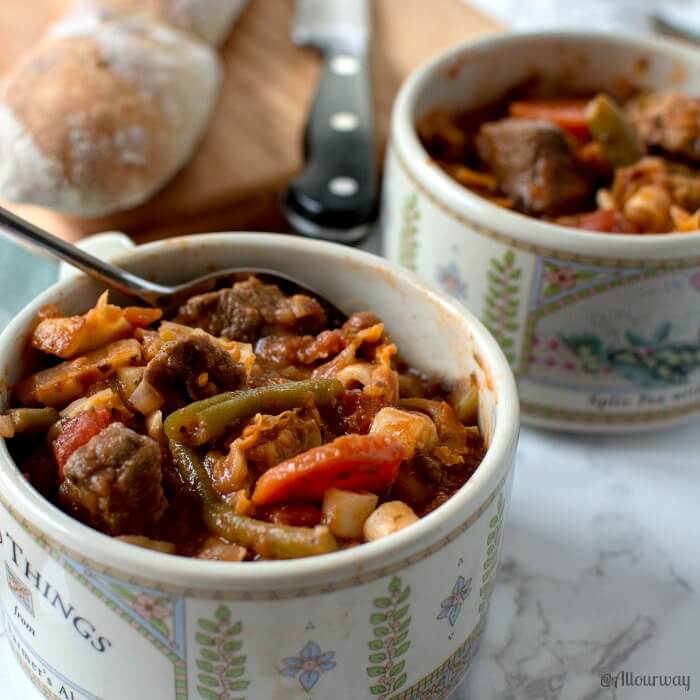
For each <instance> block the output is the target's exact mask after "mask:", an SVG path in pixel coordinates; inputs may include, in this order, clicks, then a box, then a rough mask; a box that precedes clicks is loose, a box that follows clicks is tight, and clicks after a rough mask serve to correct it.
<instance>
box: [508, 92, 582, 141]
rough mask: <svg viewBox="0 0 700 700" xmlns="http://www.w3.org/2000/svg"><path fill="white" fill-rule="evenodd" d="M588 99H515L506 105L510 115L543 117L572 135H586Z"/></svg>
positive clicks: (528, 117)
mask: <svg viewBox="0 0 700 700" xmlns="http://www.w3.org/2000/svg"><path fill="white" fill-rule="evenodd" d="M588 102H589V100H587V99H584V98H578V97H567V98H552V99H548V98H543V99H532V100H516V101H515V102H511V103H510V104H509V105H508V112H509V113H510V116H511V117H521V118H523V119H544V120H545V121H548V122H552V123H553V124H556V125H557V126H559V127H561V128H562V129H564V130H565V131H568V132H569V133H570V134H573V135H574V136H580V137H586V136H588V124H587V122H586V105H587V104H588Z"/></svg>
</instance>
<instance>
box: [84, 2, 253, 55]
mask: <svg viewBox="0 0 700 700" xmlns="http://www.w3.org/2000/svg"><path fill="white" fill-rule="evenodd" d="M244 4H245V0H79V1H78V3H77V4H76V7H75V10H74V12H76V13H78V14H80V13H81V12H83V11H84V10H85V9H90V8H98V9H100V10H102V11H103V12H104V13H108V16H113V15H114V14H117V15H127V14H128V15H135V16H139V17H142V18H148V19H151V20H156V21H159V22H162V23H164V24H168V25H170V26H172V27H177V28H178V29H181V30H183V31H185V32H190V33H192V34H194V35H195V36H196V37H198V38H199V39H202V40H203V41H206V42H207V43H209V44H214V45H218V44H220V43H221V42H222V41H223V40H224V39H225V38H226V37H227V36H228V33H229V31H230V29H231V25H232V24H233V21H234V20H235V19H236V17H237V16H238V15H239V14H240V12H241V10H242V9H243V6H244Z"/></svg>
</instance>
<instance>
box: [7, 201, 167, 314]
mask: <svg viewBox="0 0 700 700" xmlns="http://www.w3.org/2000/svg"><path fill="white" fill-rule="evenodd" d="M0 228H2V229H3V230H4V231H5V232H6V233H8V234H9V235H10V236H12V237H13V238H16V239H18V240H20V241H24V242H25V243H29V244H31V245H32V246H35V247H37V248H40V249H41V250H43V251H46V252H48V253H49V254H50V255H51V256H53V257H54V258H58V259H59V260H63V261H64V262H67V263H68V264H69V265H73V267H77V268H78V269H79V270H82V271H83V272H85V273H86V274H88V275H90V277H92V278H93V279H96V280H98V281H99V282H102V283H103V284H106V285H107V286H108V287H111V288H112V289H116V290H117V291H119V292H122V293H123V294H126V295H127V296H130V297H135V298H137V299H140V300H141V301H145V302H146V303H148V304H151V305H155V304H157V300H158V297H159V296H160V295H162V294H167V293H168V292H170V291H171V290H170V288H168V287H163V286H161V285H159V284H154V283H153V282H149V281H148V280H145V279H142V278H141V277H138V276H137V275H133V274H132V273H130V272H127V271H126V270H122V269H120V268H118V267H115V266H114V265H110V264H109V263H108V262H104V261H103V260H100V259H99V258H96V257H94V256H93V255H90V254H89V253H86V252H85V251H84V250H81V249H80V248H78V246H75V245H73V244H72V243H68V242H67V241H64V240H62V239H60V238H58V237H57V236H54V235H53V234H51V233H49V232H48V231H44V229H42V228H39V227H38V226H35V225H34V224H32V223H30V222H29V221H27V220H26V219H22V218H21V217H19V216H16V215H15V214H13V213H12V212H9V211H8V210H7V209H5V208H4V207H0Z"/></svg>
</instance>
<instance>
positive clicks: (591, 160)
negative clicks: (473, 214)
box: [417, 80, 700, 234]
mask: <svg viewBox="0 0 700 700" xmlns="http://www.w3.org/2000/svg"><path fill="white" fill-rule="evenodd" d="M417 131H418V135H419V137H420V139H421V141H422V143H423V145H424V147H425V148H426V150H427V151H428V153H429V154H430V155H431V157H432V158H433V159H434V160H435V162H436V163H437V164H438V165H439V166H440V167H441V168H442V169H443V170H444V171H445V172H446V173H447V174H448V175H450V177H452V178H453V179H454V180H456V181H457V182H458V183H460V184H462V185H464V186H465V187H467V188H469V189H470V190H472V191H473V192H475V193H477V194H479V195H481V196H483V197H485V198H487V199H489V200H491V201H492V202H494V203H495V204H498V205H500V206H502V207H506V208H509V209H512V210H514V211H518V212H521V213H524V214H528V215H530V216H533V217H537V218H541V219H544V220H547V221H550V222H553V223H557V224H561V225H564V226H571V227H574V228H579V229H586V230H591V231H600V232H608V233H624V234H649V233H669V232H689V231H696V230H699V229H700V99H698V98H695V97H690V96H687V95H683V94H676V93H668V94H640V93H639V92H638V91H637V90H635V89H634V88H633V87H632V86H630V85H623V84H621V85H620V87H619V89H618V90H617V91H616V93H615V94H608V93H605V92H601V93H599V94H590V95H580V94H574V95H571V94H567V93H566V91H565V90H564V89H562V88H561V86H559V85H556V84H553V83H552V82H549V81H545V80H534V81H528V82H527V83H525V84H523V85H520V86H518V87H516V88H515V89H514V90H512V91H511V92H509V93H508V94H507V95H506V96H504V97H503V98H502V99H501V100H499V101H498V102H496V103H493V104H490V105H486V106H485V107H481V108H479V109H476V110H471V111H466V112H459V113H448V112H445V111H433V112H431V113H429V114H427V115H426V116H424V117H423V118H422V119H420V120H419V121H418V124H417Z"/></svg>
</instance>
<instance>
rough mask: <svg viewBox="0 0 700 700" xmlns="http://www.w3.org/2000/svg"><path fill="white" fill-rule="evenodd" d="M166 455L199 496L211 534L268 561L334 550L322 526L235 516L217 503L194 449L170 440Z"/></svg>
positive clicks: (330, 534) (232, 511)
mask: <svg viewBox="0 0 700 700" xmlns="http://www.w3.org/2000/svg"><path fill="white" fill-rule="evenodd" d="M170 452H171V454H172V456H173V461H174V462H175V466H176V467H177V470H178V472H179V473H180V476H181V477H182V480H183V481H184V482H185V484H186V485H187V486H188V487H189V488H190V489H191V490H192V491H194V492H195V493H196V494H197V495H198V496H199V498H200V500H201V502H202V520H203V521H204V524H205V525H206V526H207V528H208V529H209V530H210V531H211V532H213V533H214V534H216V535H219V536H220V537H223V538H224V539H226V540H228V541H229V542H234V543H236V544H240V545H242V546H243V547H248V548H250V549H252V550H253V551H254V552H256V553H257V554H259V555H260V556H262V557H266V558H272V559H295V558H297V557H310V556H314V555H316V554H325V553H326V552H334V551H335V550H336V549H338V542H337V540H336V539H335V537H333V534H332V533H331V531H330V530H329V529H328V527H326V526H325V525H319V526H317V527H292V526H290V525H278V524H275V523H268V522H265V521H262V520H256V519H255V518H249V517H247V516H245V515H238V514H237V513H236V512H235V511H234V510H233V508H231V507H230V506H227V505H226V504H224V503H221V502H220V498H219V494H218V493H217V491H216V489H215V488H214V485H213V484H212V482H211V478H210V477H209V474H208V473H207V470H206V469H205V468H204V465H203V463H202V460H201V459H200V458H199V455H198V454H197V453H196V452H195V450H193V449H192V448H191V447H187V446H186V445H182V444H180V443H178V442H175V440H170Z"/></svg>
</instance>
